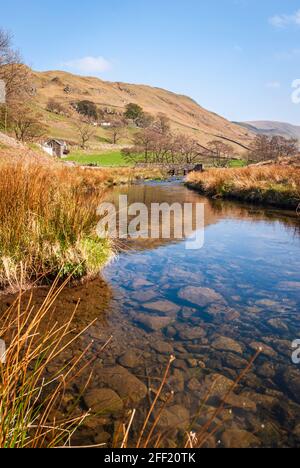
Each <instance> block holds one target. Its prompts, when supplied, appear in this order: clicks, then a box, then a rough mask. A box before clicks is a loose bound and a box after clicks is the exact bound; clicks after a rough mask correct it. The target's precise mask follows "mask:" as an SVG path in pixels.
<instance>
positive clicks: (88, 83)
mask: <svg viewBox="0 0 300 468" xmlns="http://www.w3.org/2000/svg"><path fill="white" fill-rule="evenodd" d="M34 78H35V86H36V100H37V103H38V105H39V106H40V107H41V108H43V109H46V105H47V102H48V100H49V98H55V99H56V100H57V101H58V102H60V103H61V104H64V105H66V104H71V103H75V102H78V101H79V100H85V99H88V100H90V101H93V102H94V103H95V104H97V105H98V106H100V107H103V108H109V109H111V110H113V111H114V112H116V113H118V112H119V113H121V112H123V110H124V108H125V106H126V105H127V104H128V103H130V102H134V103H137V104H139V105H140V106H142V107H143V109H144V110H145V111H147V112H149V113H151V114H153V115H156V114H158V113H160V112H161V113H164V114H166V115H167V116H168V117H169V118H170V120H171V126H172V129H173V130H174V131H177V132H181V133H186V134H189V135H191V136H193V137H194V138H196V139H197V140H198V141H199V143H201V144H203V145H205V144H207V142H208V141H211V140H212V139H215V138H216V137H219V138H221V139H223V138H224V139H225V140H229V141H232V142H236V143H237V144H236V145H234V146H235V150H236V151H238V150H242V149H243V146H244V145H247V144H248V143H249V141H250V140H251V138H252V136H253V134H252V132H251V131H249V130H248V129H245V128H243V127H241V126H239V125H236V124H233V123H231V122H229V121H228V120H226V119H224V118H222V117H220V116H218V115H217V114H215V113H212V112H209V111H207V110H206V109H204V108H202V107H201V106H199V105H198V104H197V103H196V102H195V101H193V100H192V99H190V98H188V97H186V96H182V95H178V94H174V93H172V92H170V91H166V90H163V89H159V88H153V87H150V86H145V85H133V84H125V83H112V82H107V81H102V80H101V79H98V78H92V77H82V76H76V75H72V74H70V73H66V72H62V71H49V72H35V73H34ZM45 117H46V120H47V122H48V124H49V126H50V129H51V133H52V136H56V137H65V138H72V137H73V136H74V135H73V131H72V121H71V120H70V119H66V118H63V117H61V116H57V118H55V116H53V115H51V114H50V113H48V112H47V113H45ZM99 137H101V135H100V134H99Z"/></svg>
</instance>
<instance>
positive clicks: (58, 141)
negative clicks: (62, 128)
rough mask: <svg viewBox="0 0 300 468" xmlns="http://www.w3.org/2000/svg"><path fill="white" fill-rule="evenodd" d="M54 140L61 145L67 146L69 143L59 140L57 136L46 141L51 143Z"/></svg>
mask: <svg viewBox="0 0 300 468" xmlns="http://www.w3.org/2000/svg"><path fill="white" fill-rule="evenodd" d="M52 141H53V142H55V143H57V144H58V145H60V146H65V145H66V144H67V143H66V142H65V141H64V140H57V139H56V138H50V139H49V140H47V141H46V143H47V144H49V143H51V142H52Z"/></svg>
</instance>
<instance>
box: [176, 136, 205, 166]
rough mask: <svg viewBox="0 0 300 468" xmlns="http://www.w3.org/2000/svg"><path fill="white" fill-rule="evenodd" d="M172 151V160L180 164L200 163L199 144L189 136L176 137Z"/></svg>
mask: <svg viewBox="0 0 300 468" xmlns="http://www.w3.org/2000/svg"><path fill="white" fill-rule="evenodd" d="M171 151H172V159H174V162H177V163H179V164H195V163H196V162H199V161H200V159H199V158H200V154H199V145H198V142H197V141H196V140H194V139H193V138H191V137H189V136H187V135H176V136H175V137H174V138H173V143H172V147H171Z"/></svg>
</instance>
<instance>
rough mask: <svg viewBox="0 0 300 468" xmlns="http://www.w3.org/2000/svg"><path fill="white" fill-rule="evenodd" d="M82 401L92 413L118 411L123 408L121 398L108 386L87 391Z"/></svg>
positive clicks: (105, 413) (106, 413) (113, 412)
mask: <svg viewBox="0 0 300 468" xmlns="http://www.w3.org/2000/svg"><path fill="white" fill-rule="evenodd" d="M84 403H85V405H86V406H87V408H89V409H90V410H91V411H92V412H93V413H97V414H100V415H108V414H115V413H119V412H120V411H122V409H123V402H122V400H121V398H120V397H119V395H117V394H116V393H115V392H114V391H113V390H110V389H109V388H100V389H93V390H90V391H88V392H87V394H86V395H85V397H84Z"/></svg>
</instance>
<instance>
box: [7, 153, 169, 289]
mask: <svg viewBox="0 0 300 468" xmlns="http://www.w3.org/2000/svg"><path fill="white" fill-rule="evenodd" d="M151 176H153V177H161V173H160V172H159V171H155V170H154V171H150V170H136V171H135V170H133V169H132V168H128V169H127V168H124V169H119V168H116V169H103V170H100V169H88V168H81V167H68V166H66V165H64V164H62V163H59V162H57V163H55V162H51V163H49V160H48V159H47V158H46V159H43V160H41V161H40V160H39V159H38V157H37V159H32V158H28V157H27V158H26V157H25V158H24V159H21V158H13V159H12V160H9V159H7V158H6V159H2V160H1V164H0V220H1V223H0V289H2V290H3V289H6V288H10V289H11V290H15V289H17V290H18V289H20V288H22V287H24V286H25V287H26V286H27V285H31V284H32V283H33V282H34V281H36V280H37V279H39V278H42V279H43V280H44V281H45V280H50V281H51V280H52V279H53V278H55V277H56V275H60V276H61V277H65V276H68V275H70V274H73V275H75V276H76V277H83V276H86V275H89V276H92V275H95V274H97V273H98V272H99V271H100V269H101V267H102V266H103V264H105V263H106V261H107V260H108V258H109V256H110V255H111V245H110V241H109V240H108V239H99V238H98V236H97V235H96V227H97V223H98V221H99V218H98V216H97V208H98V206H99V203H100V202H101V200H102V199H103V195H104V193H105V190H106V189H107V188H108V187H111V186H113V185H118V184H128V183H132V182H134V181H136V180H138V179H144V178H149V177H151ZM21 278H22V281H23V284H21V283H20V281H21Z"/></svg>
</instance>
